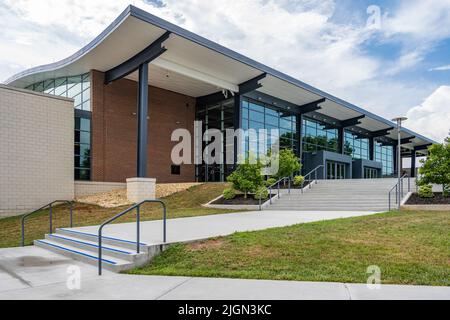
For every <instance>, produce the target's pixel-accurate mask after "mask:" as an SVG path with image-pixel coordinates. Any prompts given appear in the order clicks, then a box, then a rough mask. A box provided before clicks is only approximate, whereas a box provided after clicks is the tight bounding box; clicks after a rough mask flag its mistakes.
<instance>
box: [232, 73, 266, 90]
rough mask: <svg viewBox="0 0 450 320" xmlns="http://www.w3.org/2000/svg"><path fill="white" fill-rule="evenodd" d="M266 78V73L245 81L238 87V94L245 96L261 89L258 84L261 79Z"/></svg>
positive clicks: (260, 85)
mask: <svg viewBox="0 0 450 320" xmlns="http://www.w3.org/2000/svg"><path fill="white" fill-rule="evenodd" d="M266 76H267V73H263V74H260V75H259V76H257V77H255V78H253V79H250V80H248V81H245V82H244V83H241V84H240V85H239V94H246V93H249V92H252V91H254V90H256V89H258V88H261V87H262V84H261V83H259V82H260V81H261V80H262V79H264V78H265V77H266Z"/></svg>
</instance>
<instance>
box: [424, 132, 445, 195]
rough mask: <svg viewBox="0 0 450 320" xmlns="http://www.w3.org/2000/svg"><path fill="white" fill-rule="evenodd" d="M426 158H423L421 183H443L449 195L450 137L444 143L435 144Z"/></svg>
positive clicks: (443, 187)
mask: <svg viewBox="0 0 450 320" xmlns="http://www.w3.org/2000/svg"><path fill="white" fill-rule="evenodd" d="M428 150H429V155H428V157H427V159H426V160H421V163H422V167H421V168H420V169H419V173H420V179H419V182H418V183H419V185H426V184H439V185H442V189H443V192H444V196H446V197H448V195H449V194H448V193H449V192H448V191H449V190H448V189H449V186H450V137H449V138H447V139H445V143H443V144H434V145H432V146H431V147H430V148H429V149H428Z"/></svg>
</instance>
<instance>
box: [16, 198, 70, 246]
mask: <svg viewBox="0 0 450 320" xmlns="http://www.w3.org/2000/svg"><path fill="white" fill-rule="evenodd" d="M55 203H66V204H69V205H70V227H71V228H73V202H72V201H69V200H55V201H53V202H50V203H48V204H46V205H45V206H42V207H40V208H39V209H36V210H34V211H33V212H30V213H26V214H24V215H23V216H22V219H21V224H22V239H21V246H22V247H24V246H25V219H26V218H28V217H29V216H31V215H33V214H35V213H36V212H39V211H41V210H43V209H45V208H47V207H48V217H49V233H50V234H52V233H53V205H54V204H55Z"/></svg>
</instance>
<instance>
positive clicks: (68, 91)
mask: <svg viewBox="0 0 450 320" xmlns="http://www.w3.org/2000/svg"><path fill="white" fill-rule="evenodd" d="M90 87H91V82H90V76H89V74H88V73H87V74H84V75H79V76H73V77H69V78H68V77H62V78H57V79H48V80H46V81H43V82H38V83H35V84H33V85H31V86H28V87H27V89H30V90H34V91H39V92H45V93H48V94H54V95H57V96H61V97H68V98H72V99H74V106H75V108H76V109H80V110H85V111H90V110H91V101H90V99H91V92H90ZM90 153H91V120H90V119H87V118H86V119H85V118H80V117H77V116H76V117H75V141H74V156H75V179H76V180H89V179H90V170H91V169H90V164H91V161H90V156H91V155H90Z"/></svg>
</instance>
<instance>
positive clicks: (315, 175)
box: [302, 164, 325, 193]
mask: <svg viewBox="0 0 450 320" xmlns="http://www.w3.org/2000/svg"><path fill="white" fill-rule="evenodd" d="M322 167H323V168H324V169H325V166H324V165H323V164H321V165H319V166H317V167H316V168H315V169H313V170H311V172H309V173H308V174H307V175H305V176H304V178H305V179H304V180H303V183H302V193H303V188H304V186H305V182H306V181H309V180H310V179H306V178H307V177H309V178H311V176H312V174H313V173H314V180H311V181H315V183H316V184H317V171H318V170H319V169H320V168H322ZM324 178H325V177H324ZM309 188H310V189H311V188H312V183H310V184H309Z"/></svg>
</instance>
